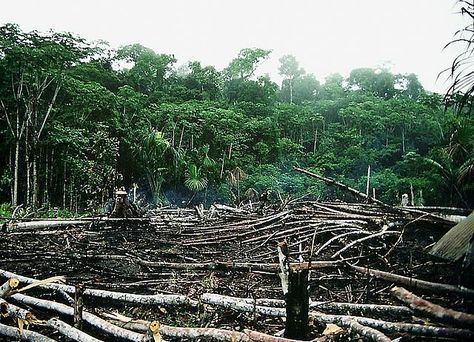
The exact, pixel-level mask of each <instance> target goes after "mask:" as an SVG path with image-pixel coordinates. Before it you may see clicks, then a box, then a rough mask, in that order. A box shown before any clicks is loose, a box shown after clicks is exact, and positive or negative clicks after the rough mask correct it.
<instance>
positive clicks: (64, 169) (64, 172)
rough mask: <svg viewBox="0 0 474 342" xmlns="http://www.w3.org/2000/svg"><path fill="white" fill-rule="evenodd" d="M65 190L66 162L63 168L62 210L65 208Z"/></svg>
mask: <svg viewBox="0 0 474 342" xmlns="http://www.w3.org/2000/svg"><path fill="white" fill-rule="evenodd" d="M66 189H67V167H66V161H64V168H63V208H64V209H65V208H66Z"/></svg>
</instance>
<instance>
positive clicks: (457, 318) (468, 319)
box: [391, 287, 474, 327]
mask: <svg viewBox="0 0 474 342" xmlns="http://www.w3.org/2000/svg"><path fill="white" fill-rule="evenodd" d="M391 293H392V295H394V296H395V297H397V298H398V299H399V300H401V301H402V302H403V303H405V304H407V305H408V306H409V307H410V308H412V309H413V310H415V311H416V312H419V313H422V314H425V315H427V316H428V317H432V318H435V319H436V320H439V321H442V322H447V323H451V324H453V325H457V326H464V327H474V315H471V314H468V313H464V312H459V311H455V310H451V309H446V308H444V307H442V306H441V305H437V304H434V303H432V302H430V301H427V300H425V299H423V298H420V297H418V296H416V295H414V294H413V293H411V292H409V291H407V290H405V289H404V288H403V287H394V288H393V289H392V290H391Z"/></svg>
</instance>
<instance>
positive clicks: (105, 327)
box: [12, 293, 144, 342]
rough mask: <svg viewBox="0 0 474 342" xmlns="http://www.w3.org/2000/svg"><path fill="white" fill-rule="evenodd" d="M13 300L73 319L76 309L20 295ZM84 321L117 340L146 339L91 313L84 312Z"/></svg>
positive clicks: (138, 340)
mask: <svg viewBox="0 0 474 342" xmlns="http://www.w3.org/2000/svg"><path fill="white" fill-rule="evenodd" d="M12 298H13V299H14V300H15V301H17V302H18V303H21V304H23V305H29V306H34V307H36V308H41V309H44V310H50V311H54V312H57V313H59V314H62V315H66V316H69V317H71V318H72V317H73V316H74V309H73V308H71V307H70V306H67V305H65V304H61V303H56V302H53V301H50V300H45V299H39V298H34V297H30V296H26V295H23V294H20V293H17V294H15V295H13V296H12ZM83 319H84V322H87V323H88V324H90V325H91V326H93V327H94V328H96V329H99V330H101V331H103V332H104V333H106V334H109V335H112V336H114V337H115V338H120V339H124V340H128V341H133V342H143V339H144V335H143V334H138V333H136V332H133V331H130V330H126V329H123V328H120V327H117V326H115V325H113V324H110V323H109V322H107V321H105V320H103V319H102V318H100V317H97V316H96V315H93V314H91V313H90V312H87V311H84V312H83Z"/></svg>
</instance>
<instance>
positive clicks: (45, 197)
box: [43, 148, 49, 204]
mask: <svg viewBox="0 0 474 342" xmlns="http://www.w3.org/2000/svg"><path fill="white" fill-rule="evenodd" d="M43 203H44V204H49V153H48V148H45V151H44V191H43Z"/></svg>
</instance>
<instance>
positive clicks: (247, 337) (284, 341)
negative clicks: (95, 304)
mask: <svg viewBox="0 0 474 342" xmlns="http://www.w3.org/2000/svg"><path fill="white" fill-rule="evenodd" d="M104 315H105V316H106V317H108V318H109V319H110V322H111V323H113V324H115V325H118V326H120V327H123V328H126V329H130V330H134V331H140V332H146V331H147V329H148V326H149V325H150V323H151V322H149V321H145V320H133V319H131V318H129V317H125V316H123V315H117V314H104ZM160 333H161V334H162V335H164V336H166V337H170V338H176V339H200V338H211V339H212V340H215V341H226V342H227V341H240V342H250V341H261V342H297V341H298V340H292V339H288V338H283V337H276V336H272V335H268V334H265V333H261V332H258V331H254V330H249V329H244V330H243V331H242V332H241V331H233V330H226V329H218V328H187V327H186V328H185V327H174V326H170V325H164V324H162V325H161V327H160Z"/></svg>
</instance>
